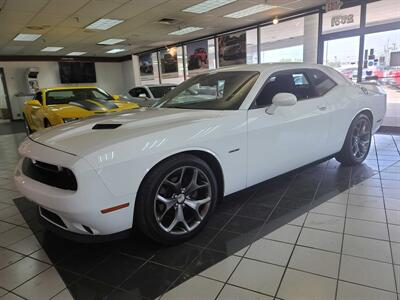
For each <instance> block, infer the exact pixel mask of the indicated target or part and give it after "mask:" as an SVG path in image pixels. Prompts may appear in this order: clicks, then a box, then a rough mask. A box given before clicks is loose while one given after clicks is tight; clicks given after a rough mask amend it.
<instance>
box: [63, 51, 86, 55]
mask: <svg viewBox="0 0 400 300" xmlns="http://www.w3.org/2000/svg"><path fill="white" fill-rule="evenodd" d="M86 53H87V52H79V51H77V52H71V53H68V54H67V55H68V56H80V55H83V54H86Z"/></svg>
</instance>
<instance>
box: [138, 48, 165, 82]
mask: <svg viewBox="0 0 400 300" xmlns="http://www.w3.org/2000/svg"><path fill="white" fill-rule="evenodd" d="M139 65H140V81H141V83H142V84H143V85H147V84H158V83H160V75H159V72H158V59H157V52H153V53H151V54H150V55H147V56H146V55H144V56H143V57H140V56H139Z"/></svg>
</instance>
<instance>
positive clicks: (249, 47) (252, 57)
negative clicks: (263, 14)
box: [246, 29, 258, 65]
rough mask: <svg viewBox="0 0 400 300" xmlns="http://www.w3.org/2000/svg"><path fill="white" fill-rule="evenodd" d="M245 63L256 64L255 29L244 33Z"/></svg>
mask: <svg viewBox="0 0 400 300" xmlns="http://www.w3.org/2000/svg"><path fill="white" fill-rule="evenodd" d="M246 63H247V64H248V65H250V64H257V63H258V54H257V29H251V30H247V31H246Z"/></svg>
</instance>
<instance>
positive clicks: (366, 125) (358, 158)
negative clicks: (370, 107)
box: [335, 113, 372, 166]
mask: <svg viewBox="0 0 400 300" xmlns="http://www.w3.org/2000/svg"><path fill="white" fill-rule="evenodd" d="M371 137H372V124H371V120H370V118H369V117H368V116H367V115H366V114H365V113H360V114H359V115H357V116H356V117H355V118H354V120H353V122H351V125H350V128H349V131H348V132H347V135H346V139H345V142H344V145H343V147H342V149H341V150H340V152H339V153H338V154H336V156H335V158H336V160H337V161H339V162H340V163H342V164H343V165H346V166H352V165H358V164H361V163H362V162H363V161H364V160H365V158H366V157H367V156H368V152H369V149H370V147H371Z"/></svg>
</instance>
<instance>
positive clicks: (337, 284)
mask: <svg viewBox="0 0 400 300" xmlns="http://www.w3.org/2000/svg"><path fill="white" fill-rule="evenodd" d="M352 177H353V168H351V169H350V176H349V190H348V193H347V200H346V209H345V214H344V226H343V232H342V244H341V246H340V256H339V265H338V272H337V281H336V288H335V300H336V299H337V295H338V290H339V278H340V270H341V266H342V258H343V246H344V235H345V232H346V220H347V218H346V217H347V209H348V207H349V198H350V190H351V188H352V187H353V186H352V185H351V183H352V179H353V178H352Z"/></svg>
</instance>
